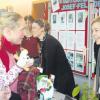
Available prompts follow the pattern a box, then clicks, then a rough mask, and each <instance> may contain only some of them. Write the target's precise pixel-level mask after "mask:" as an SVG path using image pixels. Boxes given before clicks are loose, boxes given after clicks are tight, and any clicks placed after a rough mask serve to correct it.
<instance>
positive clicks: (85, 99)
mask: <svg viewBox="0 0 100 100" xmlns="http://www.w3.org/2000/svg"><path fill="white" fill-rule="evenodd" d="M80 91H82V93H81V95H80V98H79V100H99V99H98V98H97V96H96V95H95V94H94V92H93V89H92V88H89V86H88V84H87V83H83V85H82V87H80V86H78V85H77V86H76V87H75V88H74V89H73V92H72V96H73V97H76V96H77V95H78V94H79V92H80Z"/></svg>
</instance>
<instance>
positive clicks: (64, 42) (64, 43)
mask: <svg viewBox="0 0 100 100" xmlns="http://www.w3.org/2000/svg"><path fill="white" fill-rule="evenodd" d="M66 37H67V31H59V42H60V43H61V45H62V46H63V48H64V49H66V48H67V38H66Z"/></svg>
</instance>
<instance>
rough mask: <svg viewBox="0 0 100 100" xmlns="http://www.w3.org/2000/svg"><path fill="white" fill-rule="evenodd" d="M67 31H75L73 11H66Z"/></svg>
mask: <svg viewBox="0 0 100 100" xmlns="http://www.w3.org/2000/svg"><path fill="white" fill-rule="evenodd" d="M67 30H75V11H67Z"/></svg>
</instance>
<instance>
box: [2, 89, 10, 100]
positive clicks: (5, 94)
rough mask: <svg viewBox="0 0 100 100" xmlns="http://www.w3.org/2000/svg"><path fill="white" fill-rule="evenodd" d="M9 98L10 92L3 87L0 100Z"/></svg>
mask: <svg viewBox="0 0 100 100" xmlns="http://www.w3.org/2000/svg"><path fill="white" fill-rule="evenodd" d="M10 97H11V90H10V88H9V87H5V89H4V90H2V91H0V100H9V99H10Z"/></svg>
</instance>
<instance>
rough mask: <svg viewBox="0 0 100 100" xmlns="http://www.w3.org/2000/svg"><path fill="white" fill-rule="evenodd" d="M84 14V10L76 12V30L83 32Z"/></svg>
mask: <svg viewBox="0 0 100 100" xmlns="http://www.w3.org/2000/svg"><path fill="white" fill-rule="evenodd" d="M86 13H87V12H86V11H85V10H77V11H76V30H85V20H86V15H87V14H86Z"/></svg>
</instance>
